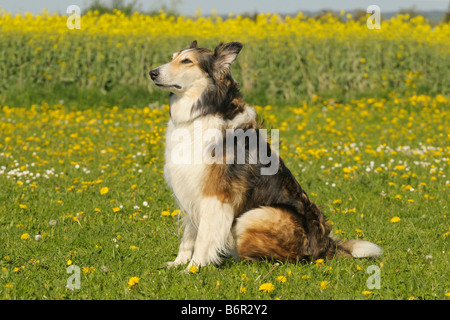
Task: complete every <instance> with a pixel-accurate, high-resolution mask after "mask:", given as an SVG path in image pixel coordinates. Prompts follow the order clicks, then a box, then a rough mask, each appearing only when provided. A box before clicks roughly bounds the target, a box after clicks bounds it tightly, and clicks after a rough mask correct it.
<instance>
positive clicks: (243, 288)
mask: <svg viewBox="0 0 450 320" xmlns="http://www.w3.org/2000/svg"><path fill="white" fill-rule="evenodd" d="M239 291H240V292H241V293H246V292H247V288H246V287H242V288H241V289H240V290H239Z"/></svg>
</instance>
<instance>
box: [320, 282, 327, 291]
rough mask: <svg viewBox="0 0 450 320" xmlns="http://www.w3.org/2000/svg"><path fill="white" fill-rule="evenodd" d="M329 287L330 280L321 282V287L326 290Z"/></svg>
mask: <svg viewBox="0 0 450 320" xmlns="http://www.w3.org/2000/svg"><path fill="white" fill-rule="evenodd" d="M327 287H328V281H321V282H320V289H322V290H325V289H326V288H327Z"/></svg>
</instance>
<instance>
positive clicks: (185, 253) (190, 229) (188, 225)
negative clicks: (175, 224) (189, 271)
mask: <svg viewBox="0 0 450 320" xmlns="http://www.w3.org/2000/svg"><path fill="white" fill-rule="evenodd" d="M185 219H186V220H185V221H184V224H185V227H184V232H183V237H182V238H181V244H180V248H179V250H178V255H177V257H176V258H175V260H174V261H171V262H167V266H168V267H169V268H171V267H176V266H179V265H182V264H185V263H188V262H189V261H190V260H191V258H192V253H193V251H194V244H195V238H196V237H197V228H196V227H195V225H194V224H193V222H192V220H191V219H189V217H186V218H185Z"/></svg>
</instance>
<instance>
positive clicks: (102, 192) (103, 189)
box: [100, 187, 109, 195]
mask: <svg viewBox="0 0 450 320" xmlns="http://www.w3.org/2000/svg"><path fill="white" fill-rule="evenodd" d="M108 192H109V188H108V187H103V188H101V189H100V194H101V195H104V194H107V193H108Z"/></svg>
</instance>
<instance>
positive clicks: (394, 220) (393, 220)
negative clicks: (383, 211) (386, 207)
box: [389, 217, 401, 223]
mask: <svg viewBox="0 0 450 320" xmlns="http://www.w3.org/2000/svg"><path fill="white" fill-rule="evenodd" d="M400 220H401V219H400V218H399V217H393V218H392V219H391V220H389V221H390V222H392V223H396V222H399V221H400Z"/></svg>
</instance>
